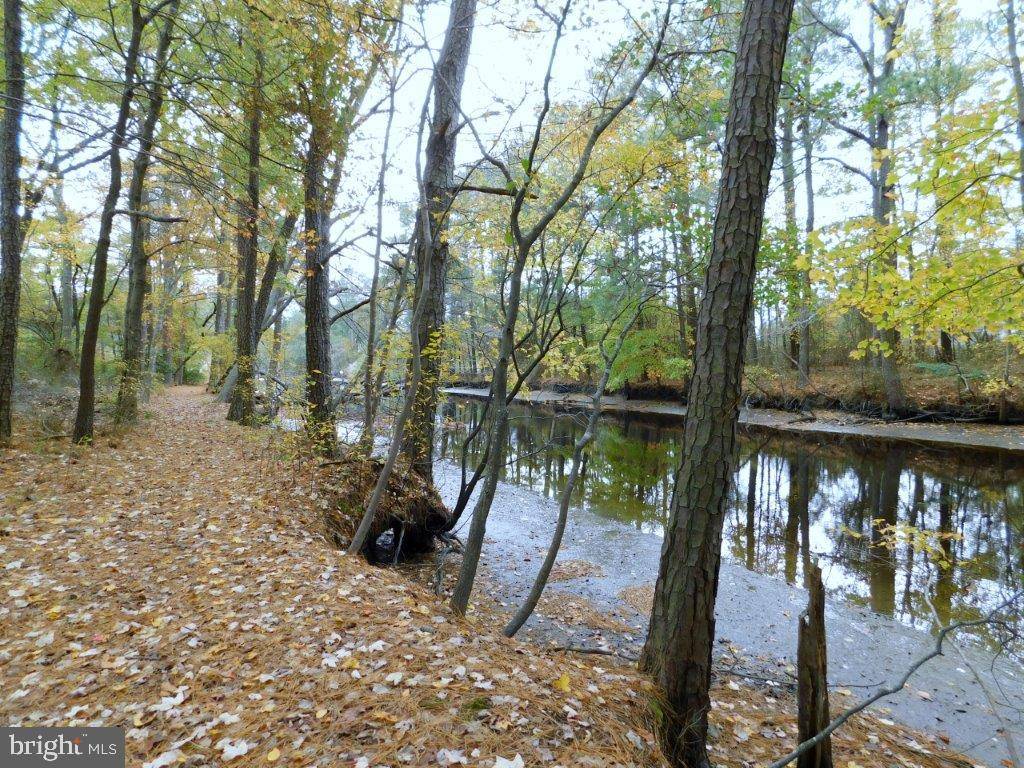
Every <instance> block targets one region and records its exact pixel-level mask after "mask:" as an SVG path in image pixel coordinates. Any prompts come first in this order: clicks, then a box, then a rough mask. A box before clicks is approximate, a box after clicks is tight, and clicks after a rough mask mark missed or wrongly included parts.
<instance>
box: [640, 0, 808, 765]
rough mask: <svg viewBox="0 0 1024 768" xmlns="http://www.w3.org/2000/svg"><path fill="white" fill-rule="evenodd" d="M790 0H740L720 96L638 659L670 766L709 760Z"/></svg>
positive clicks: (789, 15)
mask: <svg viewBox="0 0 1024 768" xmlns="http://www.w3.org/2000/svg"><path fill="white" fill-rule="evenodd" d="M792 15H793V1H792V0H747V2H746V3H745V4H744V8H743V17H742V20H741V22H740V31H739V44H738V46H737V53H736V62H735V68H734V74H733V83H732V89H731V92H730V96H729V113H728V117H727V120H726V136H725V145H724V157H723V162H722V176H721V182H720V189H719V197H718V204H717V210H716V214H715V224H714V234H713V239H712V245H711V256H710V261H709V264H708V272H707V277H706V279H705V288H704V297H703V299H702V300H701V305H700V313H699V315H698V320H697V337H696V341H695V344H694V353H693V375H692V378H691V380H690V386H689V391H688V395H687V402H688V403H689V407H688V412H687V416H686V423H685V426H684V432H683V445H682V453H683V456H684V458H683V461H682V465H681V466H680V468H679V472H678V473H677V475H676V483H675V497H674V499H673V505H672V518H671V520H670V522H669V525H668V527H667V529H666V532H665V541H664V544H663V546H662V554H661V563H660V565H659V569H658V580H657V582H656V584H655V590H654V605H653V609H652V612H651V620H650V626H649V629H648V635H647V641H646V643H645V644H644V649H643V655H642V657H641V667H642V668H643V669H644V670H645V671H647V672H649V673H650V674H651V675H652V676H653V677H654V679H655V681H656V682H657V683H658V684H659V686H661V687H662V688H663V690H664V691H665V696H666V704H667V706H666V708H665V710H664V715H663V721H662V724H661V742H662V745H663V750H664V752H665V755H666V757H667V758H668V759H669V761H670V762H671V763H672V764H673V765H674V766H679V767H680V768H682V766H688V767H689V768H702V767H703V766H708V765H709V762H708V757H707V746H706V745H707V730H708V719H707V718H708V710H709V709H710V706H711V702H710V698H709V689H710V685H711V651H712V645H713V643H714V637H715V598H716V595H717V592H718V572H719V564H720V559H721V539H722V526H723V522H724V517H725V512H726V504H727V500H728V496H729V484H730V482H731V478H732V467H733V463H734V461H735V451H736V420H737V417H738V415H739V404H740V395H741V379H742V372H743V357H744V350H745V347H746V344H745V342H746V333H747V328H748V321H749V317H750V309H751V300H752V296H753V285H754V276H755V271H756V258H757V250H758V244H759V242H760V238H761V228H762V224H763V221H764V205H765V199H766V197H767V194H768V185H769V179H770V176H771V169H772V162H773V160H774V156H775V135H774V132H775V124H776V117H777V115H776V113H777V107H778V98H779V90H780V86H781V81H782V66H783V61H784V59H785V53H786V43H787V39H788V36H789V25H790V20H791V18H792Z"/></svg>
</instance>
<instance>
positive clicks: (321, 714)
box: [316, 709, 327, 720]
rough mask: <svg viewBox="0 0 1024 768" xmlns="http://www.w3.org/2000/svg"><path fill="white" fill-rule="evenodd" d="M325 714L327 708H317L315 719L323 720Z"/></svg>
mask: <svg viewBox="0 0 1024 768" xmlns="http://www.w3.org/2000/svg"><path fill="white" fill-rule="evenodd" d="M326 716H327V710H326V709H318V710H317V711H316V719H317V720H323V719H324V718H325V717H326Z"/></svg>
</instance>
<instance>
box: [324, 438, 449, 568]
mask: <svg viewBox="0 0 1024 768" xmlns="http://www.w3.org/2000/svg"><path fill="white" fill-rule="evenodd" d="M381 465H382V462H381V461H380V460H379V459H376V458H372V459H368V458H366V457H365V456H363V455H360V454H358V453H356V452H353V453H351V454H349V455H348V456H344V457H342V458H340V459H336V460H333V461H327V462H324V463H323V464H321V465H320V466H319V471H320V477H321V482H320V489H321V491H322V492H323V493H324V494H325V495H326V496H327V497H328V499H329V500H330V503H329V505H328V507H327V509H326V510H325V511H324V513H323V519H324V524H325V526H326V529H327V535H328V538H329V539H330V540H331V542H332V543H333V544H334V545H335V546H337V547H339V548H340V549H347V548H348V546H349V542H351V540H352V536H353V534H354V533H355V530H356V527H357V526H358V525H359V521H360V518H361V517H362V516H363V512H364V510H365V509H366V503H367V499H368V498H369V496H370V493H371V492H372V491H373V488H374V485H375V483H376V481H377V478H378V477H379V476H380V471H381ZM450 518H451V513H450V512H449V511H448V509H447V507H445V505H444V502H442V501H441V497H440V495H439V494H438V493H437V490H436V489H435V488H434V487H433V486H431V485H430V484H429V483H427V482H426V481H425V480H423V478H421V477H420V476H419V475H417V474H416V473H415V472H413V471H411V470H410V469H409V468H408V466H406V465H404V464H399V465H398V466H396V467H395V470H394V471H393V472H392V473H391V476H390V477H389V478H388V484H387V487H386V488H385V490H384V493H383V495H382V497H381V501H380V504H379V505H378V507H377V510H376V514H375V515H374V518H373V523H372V525H371V528H370V533H369V535H368V536H367V537H366V543H365V544H364V546H363V548H362V550H361V551H362V554H363V555H364V556H365V557H366V558H367V559H368V560H370V561H371V562H378V563H379V562H385V561H391V562H394V561H397V560H399V559H403V558H407V557H410V556H414V555H419V554H423V553H425V552H429V551H431V550H433V549H434V544H435V541H436V540H437V539H438V538H441V537H443V535H444V532H445V531H446V530H447V525H448V521H449V519H450ZM388 532H390V533H391V541H390V542H389V546H387V547H381V546H379V544H378V540H379V539H381V536H382V535H383V534H385V533H388ZM382 550H387V551H386V552H384V551H382ZM385 555H386V556H385Z"/></svg>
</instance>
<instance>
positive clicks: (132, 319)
mask: <svg viewBox="0 0 1024 768" xmlns="http://www.w3.org/2000/svg"><path fill="white" fill-rule="evenodd" d="M177 12H178V0H171V2H170V4H169V5H168V6H167V16H166V18H165V19H164V26H163V29H162V30H161V31H160V39H159V41H158V42H157V53H156V62H155V64H154V66H153V73H152V77H151V81H152V83H153V85H152V91H151V92H150V94H149V106H148V108H147V110H146V117H145V118H144V120H143V123H142V131H141V132H140V133H139V148H138V151H137V153H136V155H135V161H134V162H133V163H132V179H131V182H130V183H129V185H128V210H129V211H132V212H133V213H131V214H130V227H131V234H130V245H129V249H128V295H127V298H126V300H125V308H124V352H123V358H122V365H123V370H122V372H121V386H120V388H119V390H118V393H117V404H116V406H115V408H114V421H115V422H116V423H118V424H128V423H131V422H134V421H135V420H136V419H137V418H138V415H139V388H140V386H141V385H142V352H143V338H142V314H143V309H144V307H145V301H146V292H147V286H148V283H149V254H147V253H146V240H147V239H148V235H149V228H150V223H149V222H148V221H146V220H144V219H143V217H142V216H141V215H139V214H140V213H141V212H142V210H143V208H144V207H145V204H146V189H145V185H146V174H147V173H148V171H149V167H150V165H151V164H152V152H153V143H154V142H153V137H154V135H155V133H156V125H157V121H158V120H159V119H160V113H161V111H162V110H163V104H164V93H165V83H164V77H165V75H166V65H167V53H168V50H169V49H170V45H171V34H172V33H173V31H174V23H175V17H176V16H177Z"/></svg>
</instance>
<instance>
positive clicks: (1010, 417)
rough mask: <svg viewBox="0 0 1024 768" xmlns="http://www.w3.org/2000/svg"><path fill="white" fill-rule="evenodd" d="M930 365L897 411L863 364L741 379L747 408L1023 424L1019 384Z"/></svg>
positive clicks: (672, 393) (563, 389)
mask: <svg viewBox="0 0 1024 768" xmlns="http://www.w3.org/2000/svg"><path fill="white" fill-rule="evenodd" d="M940 367H941V366H940ZM931 368H934V366H930V365H927V364H919V365H918V366H916V369H911V370H908V371H906V372H905V373H904V377H905V384H906V386H907V393H906V395H907V404H906V405H905V406H904V407H902V408H899V409H895V410H894V409H893V408H891V407H890V406H889V405H888V403H887V402H886V397H885V392H884V388H883V386H882V384H881V382H880V381H878V380H877V379H874V378H872V377H870V376H866V375H865V371H864V370H863V369H862V368H837V367H832V368H825V369H822V370H819V371H816V372H815V374H814V376H813V377H812V381H811V382H810V383H808V384H806V385H805V384H801V383H800V382H799V381H797V380H796V376H795V374H794V373H793V372H792V371H788V372H778V373H777V374H772V375H768V376H764V375H760V376H759V375H756V374H752V375H750V376H748V377H746V378H745V379H744V386H743V402H744V403H745V404H746V405H747V406H749V407H751V408H767V409H777V410H782V411H795V412H804V411H811V410H829V411H838V412H840V413H843V414H846V415H847V416H856V417H861V418H872V419H879V420H882V421H915V422H922V423H935V424H949V423H954V424H955V423H978V424H1002V425H1017V426H1024V392H1022V391H1021V388H1020V387H1019V386H1012V387H1010V389H1008V390H1007V391H1006V392H1004V393H1003V394H1002V395H1000V396H995V395H986V394H985V393H984V392H983V391H981V390H979V388H978V386H977V381H974V380H975V379H976V377H977V372H973V371H972V372H971V373H969V374H968V375H961V374H960V372H959V371H958V372H957V375H956V376H954V375H953V370H952V369H951V370H950V371H948V372H947V373H946V375H944V376H943V375H939V376H936V375H935V374H934V372H933V371H931V370H930V369H931ZM954 382H960V383H956V384H955V383H954ZM451 386H452V387H458V388H467V389H487V388H488V387H489V386H490V381H489V380H488V379H487V378H486V377H469V378H463V379H460V380H457V381H455V382H453V383H452V384H451ZM530 386H531V387H533V388H535V389H537V390H540V391H550V392H556V393H558V394H566V393H579V394H585V395H589V394H590V393H591V392H593V390H594V385H593V383H592V382H586V381H584V382H580V381H558V380H548V381H537V382H534V383H532V384H531V385H530ZM686 387H687V384H686V382H683V381H671V380H668V381H665V380H650V381H632V382H630V381H627V382H625V383H624V384H623V385H622V386H621V387H619V388H618V389H613V390H610V391H609V394H611V395H615V396H621V397H622V398H624V399H626V400H640V401H667V402H677V403H684V402H686Z"/></svg>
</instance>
